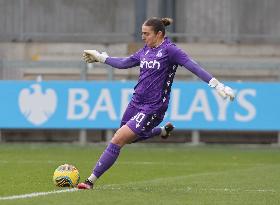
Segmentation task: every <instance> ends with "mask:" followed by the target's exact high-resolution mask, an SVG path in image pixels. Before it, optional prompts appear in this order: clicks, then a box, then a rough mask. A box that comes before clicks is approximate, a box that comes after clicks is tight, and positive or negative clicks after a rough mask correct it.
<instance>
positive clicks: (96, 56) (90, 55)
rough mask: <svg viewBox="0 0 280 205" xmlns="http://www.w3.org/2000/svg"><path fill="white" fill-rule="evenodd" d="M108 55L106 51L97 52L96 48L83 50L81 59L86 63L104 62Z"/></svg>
mask: <svg viewBox="0 0 280 205" xmlns="http://www.w3.org/2000/svg"><path fill="white" fill-rule="evenodd" d="M108 57H109V56H108V54H107V53H106V52H102V53H99V52H98V51H97V50H84V53H83V60H84V61H86V62H87V63H94V62H100V63H105V61H106V59H107V58H108Z"/></svg>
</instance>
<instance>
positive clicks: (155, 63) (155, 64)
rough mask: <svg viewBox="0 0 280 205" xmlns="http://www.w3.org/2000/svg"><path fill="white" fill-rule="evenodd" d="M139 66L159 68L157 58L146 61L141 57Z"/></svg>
mask: <svg viewBox="0 0 280 205" xmlns="http://www.w3.org/2000/svg"><path fill="white" fill-rule="evenodd" d="M140 68H155V69H160V63H159V62H158V61H157V60H152V61H146V60H145V59H143V60H141V62H140Z"/></svg>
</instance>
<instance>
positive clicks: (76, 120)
mask: <svg viewBox="0 0 280 205" xmlns="http://www.w3.org/2000/svg"><path fill="white" fill-rule="evenodd" d="M226 84H228V85H230V86H231V87H232V88H234V89H235V91H236V100H235V101H233V102H230V101H228V100H223V99H222V98H220V97H219V96H218V94H217V93H216V92H215V90H214V89H211V88H210V87H208V85H207V84H205V83H203V82H177V83H174V85H173V86H172V87H173V89H172V93H171V99H170V102H169V109H168V111H167V113H166V115H165V120H164V122H166V121H172V122H173V123H174V124H175V126H176V129H185V130H187V129H197V130H277V131H278V130H280V120H279V116H280V109H279V106H280V83H249V82H248V83H231V82H227V83H226ZM134 85H135V82H132V81H131V82H116V81H115V82H114V81H97V82H93V81H48V82H37V81H0V99H1V101H0V128H31V129H36V128H40V129H42V128H61V129H68V128H71V129H79V128H87V129H112V128H118V127H119V123H120V119H121V117H122V113H123V112H124V110H125V108H126V106H127V104H128V102H129V100H130V98H131V95H132V93H133V87H134ZM164 122H163V123H164ZM163 123H162V124H163Z"/></svg>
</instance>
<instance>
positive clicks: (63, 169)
mask: <svg viewBox="0 0 280 205" xmlns="http://www.w3.org/2000/svg"><path fill="white" fill-rule="evenodd" d="M79 180H80V174H79V170H78V169H77V168H76V167H75V166H73V165H71V164H63V165H60V166H59V167H57V168H56V170H55V171H54V173H53V182H54V184H55V185H56V186H58V187H75V186H77V184H78V183H79Z"/></svg>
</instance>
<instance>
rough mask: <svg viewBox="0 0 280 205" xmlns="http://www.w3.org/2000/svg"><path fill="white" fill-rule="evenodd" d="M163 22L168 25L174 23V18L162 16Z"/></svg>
mask: <svg viewBox="0 0 280 205" xmlns="http://www.w3.org/2000/svg"><path fill="white" fill-rule="evenodd" d="M161 22H162V23H163V25H164V26H165V27H166V26H169V25H170V24H172V23H173V19H172V18H161Z"/></svg>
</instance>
